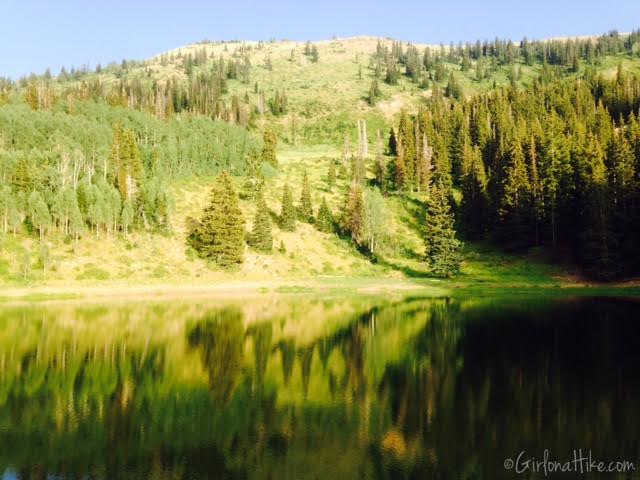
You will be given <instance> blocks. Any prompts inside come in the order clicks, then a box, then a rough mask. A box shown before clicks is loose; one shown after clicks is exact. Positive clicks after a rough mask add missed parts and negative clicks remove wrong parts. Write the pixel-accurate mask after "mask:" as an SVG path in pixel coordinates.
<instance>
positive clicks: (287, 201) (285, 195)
mask: <svg viewBox="0 0 640 480" xmlns="http://www.w3.org/2000/svg"><path fill="white" fill-rule="evenodd" d="M296 217H297V215H296V208H295V206H294V205H293V196H292V195H291V189H290V188H289V185H288V184H285V186H284V188H283V190H282V207H281V210H280V219H279V220H280V228H281V229H282V230H284V231H285V232H293V231H294V230H295V229H296Z"/></svg>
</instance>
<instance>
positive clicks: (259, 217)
mask: <svg viewBox="0 0 640 480" xmlns="http://www.w3.org/2000/svg"><path fill="white" fill-rule="evenodd" d="M247 243H248V244H249V246H251V247H253V248H255V249H256V250H258V251H259V252H264V253H268V252H271V250H272V249H273V236H272V234H271V216H270V214H269V208H268V207H267V203H266V202H265V200H264V196H263V195H262V194H260V195H259V197H258V201H257V202H256V215H255V217H254V219H253V227H252V230H251V233H250V234H249V238H248V242H247Z"/></svg>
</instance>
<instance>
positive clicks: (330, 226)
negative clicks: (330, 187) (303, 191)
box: [316, 197, 335, 233]
mask: <svg viewBox="0 0 640 480" xmlns="http://www.w3.org/2000/svg"><path fill="white" fill-rule="evenodd" d="M316 226H317V227H318V230H320V231H321V232H325V233H331V232H333V231H334V230H335V220H334V218H333V213H331V209H330V208H329V205H328V204H327V200H326V198H324V197H322V203H320V208H319V209H318V217H317V218H316Z"/></svg>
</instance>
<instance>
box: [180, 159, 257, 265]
mask: <svg viewBox="0 0 640 480" xmlns="http://www.w3.org/2000/svg"><path fill="white" fill-rule="evenodd" d="M244 235H245V226H244V218H243V217H242V212H241V211H240V206H239V200H238V195H237V193H236V191H235V188H234V186H233V180H232V178H231V176H230V175H229V173H227V172H226V171H222V172H221V173H220V174H218V177H217V178H216V182H215V184H214V186H213V189H212V191H211V203H210V204H209V206H207V207H206V208H205V210H204V214H203V216H202V218H201V220H200V221H199V222H196V224H195V225H194V226H193V228H192V230H191V232H190V233H189V237H188V238H187V242H188V244H189V245H190V246H191V247H193V248H194V250H196V251H197V252H198V255H200V257H202V258H204V259H207V260H212V261H214V262H215V263H217V264H218V265H220V266H223V267H228V266H231V265H234V264H238V263H242V261H243V251H244Z"/></svg>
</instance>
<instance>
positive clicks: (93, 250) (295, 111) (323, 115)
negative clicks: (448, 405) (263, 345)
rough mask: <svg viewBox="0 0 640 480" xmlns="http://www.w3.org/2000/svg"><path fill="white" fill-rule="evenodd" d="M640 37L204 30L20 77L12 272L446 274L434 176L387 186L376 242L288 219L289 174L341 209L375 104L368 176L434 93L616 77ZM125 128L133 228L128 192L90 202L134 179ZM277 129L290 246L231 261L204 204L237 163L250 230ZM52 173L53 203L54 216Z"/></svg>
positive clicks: (491, 251)
mask: <svg viewBox="0 0 640 480" xmlns="http://www.w3.org/2000/svg"><path fill="white" fill-rule="evenodd" d="M637 38H638V34H637V33H633V34H630V35H626V36H625V35H617V34H615V33H612V34H608V35H605V36H603V37H599V38H581V39H565V40H553V41H548V42H529V43H527V42H523V43H520V44H514V43H511V42H507V41H499V40H496V41H493V42H484V43H480V42H478V43H475V44H467V45H455V46H453V45H451V46H428V45H410V44H403V43H401V42H397V41H393V40H390V39H380V38H375V37H356V38H348V39H332V40H328V41H323V42H314V43H313V44H310V43H307V44H305V43H299V42H292V41H274V42H219V43H213V42H202V43H200V44H196V45H189V46H185V47H181V48H179V49H176V50H173V51H170V52H166V53H163V54H161V55H158V56H156V57H154V58H151V59H148V60H145V61H123V62H122V63H121V64H113V65H109V66H106V67H97V68H96V69H95V70H92V71H88V70H85V69H80V70H75V69H71V70H69V71H66V70H65V71H63V72H61V73H60V74H59V75H57V76H56V77H53V76H51V75H50V74H48V73H45V74H44V75H39V76H36V75H34V76H32V77H30V78H25V79H21V80H20V81H18V82H16V83H14V82H10V81H6V80H5V81H2V82H0V160H1V164H0V165H1V172H2V183H3V186H5V187H6V188H5V192H6V195H5V197H6V198H5V200H3V202H4V203H3V205H5V207H6V208H8V206H9V205H13V208H14V209H15V210H16V211H17V212H18V215H17V216H16V218H14V219H13V223H14V224H13V227H12V228H9V227H8V223H10V222H9V220H10V218H9V217H10V216H9V215H8V213H7V214H6V215H5V228H4V230H5V233H4V235H3V236H2V250H1V251H0V281H2V283H3V284H4V285H5V286H21V285H41V284H48V285H73V284H86V283H98V284H121V283H129V284H141V283H142V284H145V283H148V284H150V283H161V284H165V283H176V284H178V283H185V282H187V283H211V282H224V281H228V280H230V279H232V280H243V281H254V282H255V281H264V282H265V283H269V282H270V281H276V280H287V279H289V280H290V281H295V280H298V279H301V278H306V279H309V278H325V280H326V279H327V278H328V279H332V278H333V279H340V278H342V279H353V278H363V277H365V278H371V277H373V278H383V279H388V278H395V279H397V280H401V279H403V278H407V277H413V278H416V277H425V276H428V275H429V272H428V269H426V268H425V266H424V262H423V260H422V257H423V255H424V253H423V252H424V241H423V231H422V228H423V227H422V223H423V219H424V205H423V203H424V201H425V196H424V194H423V193H419V192H408V193H407V194H405V195H395V194H393V195H385V196H384V197H383V198H382V200H381V202H382V206H383V207H382V208H383V210H384V212H385V215H384V227H383V228H382V230H384V232H383V233H384V235H383V237H384V248H383V251H382V252H377V254H374V255H372V252H370V251H369V252H367V251H366V250H367V249H366V248H362V245H357V244H356V245H354V242H352V241H351V239H350V238H349V237H348V235H337V234H335V233H324V232H321V231H319V230H318V228H316V227H315V226H313V225H310V224H307V223H305V222H299V223H298V227H297V229H296V231H294V232H287V231H284V230H282V229H280V228H278V226H277V219H278V215H279V213H280V201H281V198H282V191H283V188H284V185H285V184H287V185H289V186H290V187H291V189H292V191H293V196H294V200H295V203H296V204H298V203H299V198H300V195H301V190H302V179H303V174H305V173H306V174H307V176H308V179H309V185H310V190H311V198H312V205H313V207H314V209H315V210H316V212H317V210H318V208H319V206H320V203H321V201H322V199H323V198H324V199H325V200H326V201H327V203H328V205H329V207H330V209H331V210H332V211H333V213H334V215H335V216H336V217H338V216H340V215H341V213H342V211H343V209H344V201H345V196H346V193H347V191H348V189H349V185H350V184H351V182H352V180H353V172H351V171H350V170H351V168H352V167H351V166H352V164H350V158H351V156H352V154H353V155H356V148H357V146H358V133H357V132H358V129H357V127H356V125H357V122H358V121H362V120H364V121H365V122H366V128H367V132H368V137H367V141H366V145H367V149H368V150H369V152H371V153H370V154H369V155H367V156H366V158H365V159H364V167H365V179H364V181H365V183H366V184H367V185H369V184H372V185H373V184H375V176H376V161H377V160H376V159H377V158H382V159H383V160H384V163H385V165H391V166H393V165H394V164H393V162H394V155H393V153H394V152H390V151H388V149H387V139H388V132H389V130H390V129H391V128H392V127H395V128H397V125H398V120H399V118H400V116H401V113H402V112H406V113H409V114H418V112H421V111H424V110H428V109H431V108H433V107H432V105H434V101H433V97H434V96H436V97H438V98H439V97H441V96H442V95H446V96H447V97H448V98H449V99H450V100H446V101H449V102H450V104H451V105H454V104H455V102H457V101H459V102H464V101H466V100H465V99H470V98H472V97H475V96H477V95H484V94H489V93H491V92H497V91H501V90H502V89H503V88H505V89H506V88H515V89H516V90H520V91H527V90H530V89H531V88H534V87H535V84H536V82H537V81H538V79H540V78H548V79H551V80H553V81H558V82H560V81H566V82H569V81H574V80H578V79H584V78H592V79H593V78H596V77H599V78H602V79H604V80H606V81H615V78H616V75H617V72H620V71H623V72H625V74H627V75H629V76H630V78H634V75H636V74H638V73H639V72H640V57H639V56H638V45H639V43H638V39H637ZM551 80H549V81H551ZM456 98H458V99H459V100H456ZM436 100H437V99H436ZM119 128H122V129H124V130H123V131H131V132H132V135H133V138H134V140H135V144H136V147H137V150H138V151H139V157H140V158H139V160H135V158H136V157H135V155H134V157H132V158H133V159H134V160H135V161H139V165H140V167H139V168H140V170H141V172H142V173H141V174H140V178H139V180H137V181H138V183H139V185H138V187H139V193H138V194H137V197H138V199H137V200H136V202H138V203H136V204H135V209H134V210H135V211H134V212H133V215H134V217H135V218H134V219H132V221H131V223H132V228H131V231H127V230H126V229H125V227H124V226H123V224H122V219H121V210H122V208H123V205H124V202H125V201H126V194H123V197H122V200H120V201H119V203H118V202H116V203H117V205H118V206H117V208H116V210H117V211H114V212H111V213H109V209H108V208H107V207H100V208H98V207H97V206H96V207H95V208H98V210H95V209H94V211H93V213H91V212H92V211H90V207H91V205H94V204H95V205H102V204H101V203H100V202H102V203H103V204H105V205H106V204H107V203H108V202H107V201H106V200H104V199H106V198H111V197H114V194H113V193H112V192H114V191H117V189H118V187H119V186H120V187H121V184H119V181H118V175H119V170H118V169H119V168H120V169H122V168H125V167H123V166H122V165H121V164H118V163H117V162H118V161H120V160H119V157H118V159H115V160H114V158H115V157H114V145H116V144H117V143H118V141H120V140H118V138H119V137H118V135H119V134H118V133H117V132H118V131H119V130H118V129H119ZM420 128H422V127H420ZM270 129H272V130H274V131H275V132H276V134H277V138H278V151H277V159H278V162H277V163H278V165H277V167H273V166H268V165H263V166H261V167H260V175H259V176H260V177H261V178H262V179H263V180H264V185H265V186H264V196H265V199H266V203H267V206H268V209H269V212H270V215H271V217H272V220H273V221H274V222H273V223H274V228H273V243H274V246H275V251H274V252H273V253H270V254H263V253H258V252H256V251H254V250H252V249H249V248H247V250H246V253H245V261H244V263H243V264H242V265H241V266H239V267H238V268H237V269H235V270H233V271H224V270H220V269H218V268H217V267H215V265H212V264H209V263H207V262H205V261H203V260H201V259H199V258H197V255H195V253H194V252H193V251H192V250H190V249H189V248H187V246H186V241H185V240H186V237H187V235H188V228H189V219H190V218H197V217H198V216H199V215H200V214H201V212H202V209H203V208H204V207H205V205H206V203H207V198H208V195H209V191H210V188H211V185H212V182H213V181H214V175H215V174H216V173H217V172H218V171H219V170H220V169H228V170H231V172H232V173H233V174H234V175H235V184H236V188H237V190H238V191H239V192H240V194H241V195H240V196H241V202H240V206H241V209H242V212H243V216H244V219H245V221H246V225H247V230H250V228H251V223H252V219H253V218H254V215H255V210H256V206H255V205H256V203H255V201H254V199H253V198H252V196H251V192H250V191H248V190H247V187H246V186H247V184H249V183H251V180H252V179H255V178H254V177H255V171H253V170H252V161H253V159H255V157H256V155H259V154H260V152H261V150H262V148H263V142H262V134H263V132H264V131H265V130H270ZM376 138H378V140H376ZM122 141H123V142H124V140H122ZM123 145H124V143H123ZM435 148H436V149H437V146H436V147H435ZM134 160H132V161H134ZM331 164H333V165H334V167H335V168H336V170H337V180H336V184H335V185H334V186H330V185H329V182H328V181H327V175H328V172H329V170H330V165H331ZM118 165H120V166H118ZM350 165H351V166H350ZM20 172H27V173H26V174H25V175H22V174H21V173H20ZM133 177H135V175H133V176H132V178H133ZM100 178H102V180H103V183H100ZM83 179H84V181H86V182H87V191H91V192H94V194H91V195H93V197H91V198H93V200H86V202H87V203H86V205H84V206H83V204H82V201H83V200H82V198H81V197H82V195H81V194H80V193H77V192H79V191H81V189H82V188H83V187H82V186H81V185H80V183H81V180H83ZM79 185H80V186H79ZM89 187H91V188H89ZM66 188H71V189H72V190H73V191H74V193H77V195H76V196H77V201H78V209H79V211H80V214H81V216H82V217H83V218H82V222H81V225H80V226H79V227H78V234H77V235H75V234H74V235H70V233H69V230H68V225H69V220H68V218H66V217H64V215H63V214H60V213H56V212H58V210H60V209H58V210H56V208H57V207H56V201H57V200H56V192H63V190H64V189H66ZM78 189H80V190H78ZM368 189H369V186H366V188H365V190H366V191H369V190H368ZM34 191H38V192H40V193H39V194H40V196H41V197H42V202H43V203H42V204H43V205H44V206H45V208H46V210H47V211H48V214H49V216H48V217H47V215H44V217H45V223H46V224H47V225H45V227H43V230H42V231H41V232H40V234H38V231H39V230H40V229H39V228H38V225H37V224H36V222H35V221H34V218H35V215H36V212H37V210H38V209H37V205H40V204H39V203H38V200H39V199H38V198H36V197H37V196H36V197H33V198H31V193H32V192H34ZM372 191H373V190H372ZM95 192H98V193H95ZM121 194H122V188H121ZM452 194H453V197H454V198H457V203H458V204H459V203H460V199H461V196H462V195H463V193H462V188H461V185H460V184H457V183H456V182H455V181H454V185H453V189H452ZM100 195H102V196H103V197H104V199H103V200H100V198H102V197H100ZM62 196H63V194H62V193H60V197H62ZM110 196H111V197H110ZM9 198H11V202H14V203H7V202H9V200H8V199H9ZM91 202H94V203H91ZM454 207H455V205H454ZM458 207H459V205H458ZM6 208H5V210H6ZM114 208H115V207H114ZM100 209H102V210H100ZM6 211H7V212H8V210H6ZM96 212H97V213H96ZM92 215H93V216H92ZM109 215H111V216H112V217H113V218H112V219H111V220H109V219H108V218H111V217H109ZM94 217H95V218H94ZM47 218H48V221H46V220H47ZM109 225H113V228H112V227H111V226H109ZM76 237H77V238H76ZM464 252H465V256H464V261H463V264H462V276H461V277H458V282H459V283H460V284H468V283H469V282H480V283H487V284H496V283H501V284H506V285H525V284H532V283H533V284H543V285H555V284H557V283H558V282H561V280H558V278H567V276H566V268H565V267H566V263H567V262H566V259H563V261H562V266H555V267H551V266H549V265H546V264H545V261H547V260H548V259H549V258H552V257H550V256H549V253H548V252H544V251H541V250H540V249H534V250H533V251H531V252H529V253H526V251H525V253H522V251H520V252H516V253H500V252H499V251H498V250H496V249H495V247H487V246H486V243H484V242H477V241H475V240H474V241H471V242H469V241H468V242H467V244H466V247H465V250H464ZM556 258H557V257H556ZM541 260H542V261H541ZM571 271H574V269H573V268H571ZM345 281H346V280H345Z"/></svg>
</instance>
